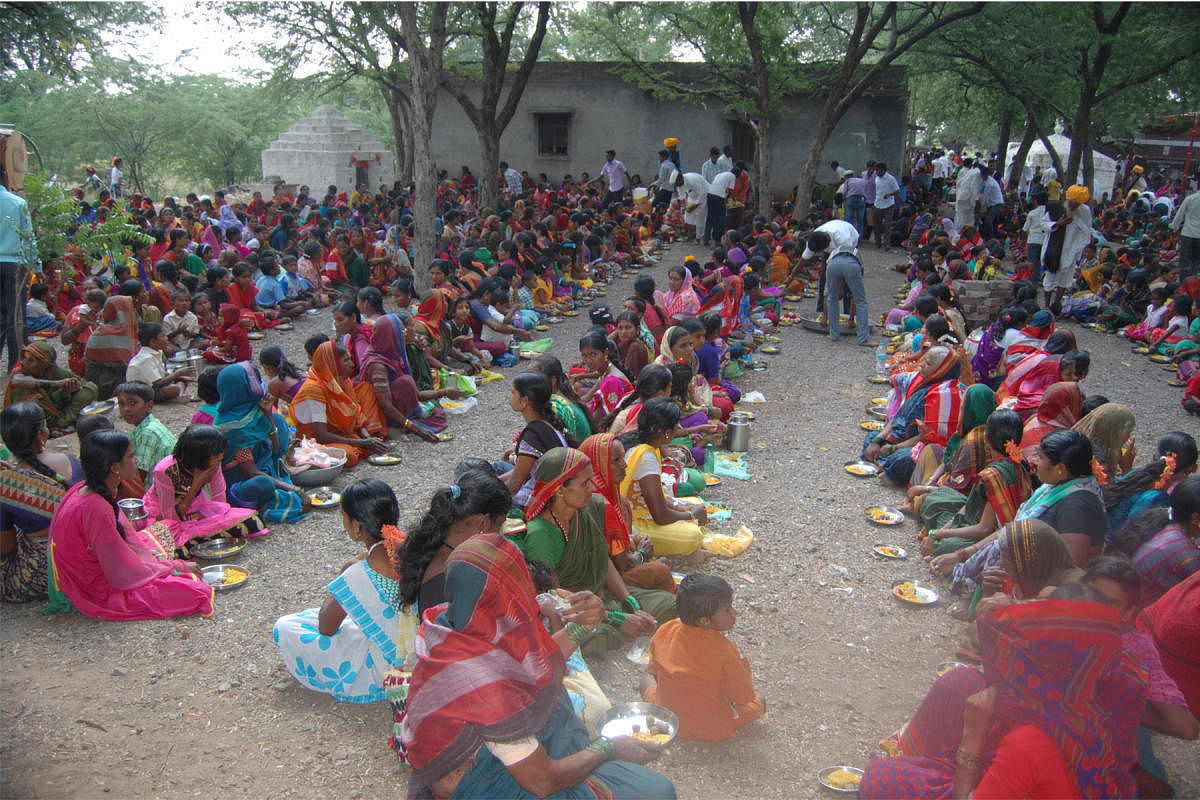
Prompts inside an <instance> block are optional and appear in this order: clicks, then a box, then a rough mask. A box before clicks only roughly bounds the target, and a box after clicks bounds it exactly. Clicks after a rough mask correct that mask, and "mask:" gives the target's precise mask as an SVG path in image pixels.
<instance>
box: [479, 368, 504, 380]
mask: <svg viewBox="0 0 1200 800" xmlns="http://www.w3.org/2000/svg"><path fill="white" fill-rule="evenodd" d="M476 377H477V378H478V379H479V382H480V383H481V384H484V383H491V382H492V381H502V380H504V376H503V375H501V374H500V373H499V372H492V371H491V370H490V369H487V368H486V367H484V368H481V369H480V370H479V374H478V375H477V376H476Z"/></svg>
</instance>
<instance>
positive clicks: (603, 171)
mask: <svg viewBox="0 0 1200 800" xmlns="http://www.w3.org/2000/svg"><path fill="white" fill-rule="evenodd" d="M605 180H607V182H608V191H607V192H606V193H605V195H604V202H603V204H602V205H601V206H600V207H601V208H608V207H609V206H611V205H612V204H613V203H619V202H621V198H622V197H624V196H625V184H626V182H627V181H628V180H629V170H628V169H626V168H625V162H624V161H618V160H617V151H616V150H605V151H604V166H603V167H601V168H600V175H599V177H597V178H596V179H595V180H594V181H592V183H600V182H602V181H605Z"/></svg>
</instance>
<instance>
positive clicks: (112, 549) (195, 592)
mask: <svg viewBox="0 0 1200 800" xmlns="http://www.w3.org/2000/svg"><path fill="white" fill-rule="evenodd" d="M79 455H80V461H81V462H82V463H83V464H84V468H83V474H84V480H83V482H82V483H78V484H76V485H75V486H73V487H72V488H71V490H70V491H69V492H67V495H66V497H64V498H63V501H62V504H61V505H59V507H58V512H57V513H56V514H55V515H54V519H53V521H52V522H51V523H50V534H49V550H50V574H51V578H52V581H53V586H52V587H51V589H50V595H51V606H55V605H56V604H57V605H58V606H59V607H60V608H61V607H62V605H63V603H62V600H63V598H62V597H58V595H59V594H60V593H61V595H63V596H65V600H68V601H70V604H71V605H73V606H74V607H75V609H76V610H77V611H79V612H80V613H81V614H83V615H85V616H88V617H99V618H101V619H111V620H125V619H158V618H163V617H184V616H189V615H191V614H196V613H199V614H202V615H204V616H206V617H207V616H209V615H210V614H212V610H213V589H212V587H211V586H207V585H205V583H204V582H203V581H201V580H200V577H199V574H198V569H197V568H196V567H195V566H193V565H192V564H189V563H188V562H186V561H173V560H171V559H170V555H169V554H168V553H167V552H166V551H165V550H164V549H163V548H162V546H161V545H160V544H159V543H158V542H157V541H156V540H155V539H154V537H153V536H151V535H150V534H148V533H146V532H145V531H137V530H134V529H133V528H132V527H130V526H129V525H128V524H126V522H125V521H124V520H123V519H122V518H121V515H120V513H119V512H118V511H117V503H116V499H115V498H116V492H117V487H118V486H119V485H120V483H121V480H122V479H126V480H130V479H132V478H133V477H134V476H135V475H136V474H137V463H136V462H135V461H134V458H133V445H132V443H131V442H130V441H129V437H128V436H126V435H125V434H123V433H121V432H119V431H115V430H107V431H97V432H96V433H93V434H92V435H90V436H88V437H87V438H85V439H84V440H83V443H82V444H81V445H80V454H79ZM56 601H57V603H56Z"/></svg>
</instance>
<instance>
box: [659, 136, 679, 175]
mask: <svg viewBox="0 0 1200 800" xmlns="http://www.w3.org/2000/svg"><path fill="white" fill-rule="evenodd" d="M663 147H665V148H667V160H668V161H670V162H671V163H672V164H674V165H675V169H677V170H679V171H680V172H681V173H682V172H683V159H682V158H680V157H679V140H678V139H676V138H675V137H674V136H668V137H667V138H666V139H663Z"/></svg>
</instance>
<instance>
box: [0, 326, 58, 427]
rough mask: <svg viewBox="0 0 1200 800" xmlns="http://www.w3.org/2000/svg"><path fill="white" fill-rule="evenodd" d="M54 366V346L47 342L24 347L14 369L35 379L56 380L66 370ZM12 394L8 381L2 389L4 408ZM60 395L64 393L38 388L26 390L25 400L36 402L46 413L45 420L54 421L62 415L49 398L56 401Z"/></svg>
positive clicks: (10, 399) (55, 363)
mask: <svg viewBox="0 0 1200 800" xmlns="http://www.w3.org/2000/svg"><path fill="white" fill-rule="evenodd" d="M56 365H57V356H56V355H55V353H54V345H52V344H50V343H49V342H34V343H33V344H29V345H26V346H25V348H24V349H23V350H21V360H20V361H19V362H18V363H17V364H16V367H15V369H18V370H20V371H21V372H24V373H25V374H27V375H30V376H32V377H35V378H42V379H43V380H57V379H58V373H59V372H66V370H59V369H56ZM12 392H13V385H12V381H9V382H8V385H7V386H5V387H4V406H5V407H8V406H9V405H11V404H12V402H13V399H12ZM60 395H65V393H63V392H60V391H59V390H56V389H49V390H47V389H46V388H43V387H39V388H36V389H27V390H26V393H25V399H27V400H30V401H32V402H36V403H37V404H38V405H39V406H41V407H42V411H44V412H45V413H46V418H47V419H55V418H57V417H58V416H59V415H60V414H62V409H61V408H59V407H58V406H57V405H56V404H55V402H54V401H53V400H52V399H51V397H54V398H55V399H57V398H58V397H59V396H60Z"/></svg>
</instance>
